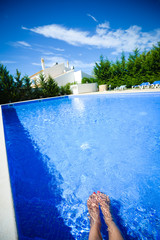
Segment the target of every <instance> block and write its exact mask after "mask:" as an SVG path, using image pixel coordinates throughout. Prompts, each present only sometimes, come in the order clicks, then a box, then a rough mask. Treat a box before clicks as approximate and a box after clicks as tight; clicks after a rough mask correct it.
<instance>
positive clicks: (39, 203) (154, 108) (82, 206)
mask: <svg viewBox="0 0 160 240" xmlns="http://www.w3.org/2000/svg"><path fill="white" fill-rule="evenodd" d="M2 110H3V121H4V129H5V138H6V148H7V156H8V163H9V171H10V178H11V186H12V193H13V200H14V208H15V213H16V222H17V228H18V234H19V239H20V240H31V239H32V240H33V239H34V240H44V239H49V240H51V239H55V240H56V239H58V240H60V239H65V240H67V239H84V240H85V239H88V233H89V220H88V216H87V206H86V202H87V199H88V197H89V195H90V194H91V193H92V192H94V191H95V192H96V191H97V190H99V191H102V192H104V193H106V194H108V195H109V196H110V199H111V207H112V214H113V216H114V219H115V221H116V222H117V225H118V226H119V228H120V230H121V232H122V233H123V236H124V238H125V239H160V94H158V93H155V94H150V93H145V94H120V95H107V96H106V95H94V96H87V95H86V96H79V97H64V98H55V99H52V100H48V101H46V100H44V101H33V102H32V103H25V104H21V103H20V104H14V105H13V106H8V105H7V106H3V107H2ZM102 233H103V237H104V239H108V237H107V232H106V229H105V226H104V222H103V224H102Z"/></svg>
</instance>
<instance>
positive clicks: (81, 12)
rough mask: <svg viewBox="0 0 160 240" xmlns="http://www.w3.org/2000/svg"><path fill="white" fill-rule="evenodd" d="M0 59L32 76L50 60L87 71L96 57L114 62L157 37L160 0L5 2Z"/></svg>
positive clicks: (11, 68) (159, 37) (12, 69)
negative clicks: (43, 62) (42, 59)
mask: <svg viewBox="0 0 160 240" xmlns="http://www.w3.org/2000/svg"><path fill="white" fill-rule="evenodd" d="M0 29H1V31H0V63H1V64H3V65H5V66H6V67H7V69H8V70H9V71H10V73H11V74H13V75H14V74H15V73H16V69H18V70H19V71H20V72H21V74H22V76H24V75H28V76H30V75H32V74H34V73H36V72H38V71H40V70H41V69H42V68H41V58H44V61H45V66H46V67H51V66H52V65H54V64H55V63H56V62H58V63H62V62H63V63H65V65H66V64H67V60H68V61H69V64H70V66H74V68H75V71H76V70H77V71H78V70H80V69H81V70H82V71H84V72H86V73H88V74H92V73H93V67H94V66H95V62H99V59H100V55H103V56H104V58H107V59H109V60H110V61H113V62H115V61H116V60H117V59H120V57H121V53H122V51H124V53H125V55H126V58H127V57H128V55H129V54H130V53H131V52H132V51H133V50H134V49H135V48H139V49H140V51H143V50H144V49H145V50H147V51H148V50H149V49H151V48H152V46H153V44H155V45H156V44H157V42H158V41H160V0H124V1H122V0H121V1H118V0H112V1H109V0H99V1H97V0H96V1H95V0H92V1H91V0H89V1H87V0H81V1H76V0H74V1H73V0H68V1H67V0H65V1H64V0H61V1H59V0H46V1H42V0H39V1H37V0H32V1H31V0H27V1H24V0H20V1H19V0H16V1H13V0H12V1H11V0H5V1H3V2H1V4H0Z"/></svg>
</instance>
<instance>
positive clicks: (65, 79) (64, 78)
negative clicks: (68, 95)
mask: <svg viewBox="0 0 160 240" xmlns="http://www.w3.org/2000/svg"><path fill="white" fill-rule="evenodd" d="M54 80H55V81H56V82H57V83H58V86H59V87H60V86H64V85H66V84H67V83H73V82H74V81H75V76H74V70H71V71H69V72H66V73H64V74H63V75H61V76H58V77H55V78H54Z"/></svg>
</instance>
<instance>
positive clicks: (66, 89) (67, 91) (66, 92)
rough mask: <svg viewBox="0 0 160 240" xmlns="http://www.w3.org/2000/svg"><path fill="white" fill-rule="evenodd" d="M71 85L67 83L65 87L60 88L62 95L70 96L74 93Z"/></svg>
mask: <svg viewBox="0 0 160 240" xmlns="http://www.w3.org/2000/svg"><path fill="white" fill-rule="evenodd" d="M70 86H71V84H70V83H67V84H66V85H65V86H61V87H60V95H69V94H71V93H72V91H71V88H70Z"/></svg>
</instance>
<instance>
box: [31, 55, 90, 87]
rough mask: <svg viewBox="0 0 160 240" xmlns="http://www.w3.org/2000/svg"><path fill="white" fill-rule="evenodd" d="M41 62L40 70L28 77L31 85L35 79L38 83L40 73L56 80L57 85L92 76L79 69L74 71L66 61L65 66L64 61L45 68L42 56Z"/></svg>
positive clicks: (78, 81)
mask: <svg viewBox="0 0 160 240" xmlns="http://www.w3.org/2000/svg"><path fill="white" fill-rule="evenodd" d="M41 64H42V70H41V71H39V72H37V73H35V74H33V75H32V76H30V77H29V78H30V79H31V81H32V86H33V87H34V84H35V81H36V83H37V84H38V81H39V75H40V74H44V76H45V77H48V76H51V77H52V78H53V79H54V80H55V81H56V82H57V84H58V86H59V87H60V86H64V85H66V84H67V83H74V82H76V83H81V81H82V78H83V77H87V78H92V76H91V75H89V74H87V73H84V72H82V71H81V70H79V71H76V72H75V70H74V67H69V63H68V61H67V67H65V65H64V63H60V64H58V63H56V64H55V65H54V66H52V67H50V68H45V64H44V59H43V58H42V59H41Z"/></svg>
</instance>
